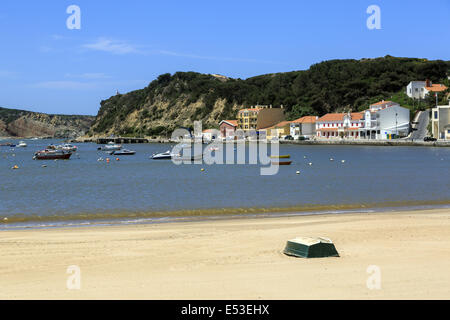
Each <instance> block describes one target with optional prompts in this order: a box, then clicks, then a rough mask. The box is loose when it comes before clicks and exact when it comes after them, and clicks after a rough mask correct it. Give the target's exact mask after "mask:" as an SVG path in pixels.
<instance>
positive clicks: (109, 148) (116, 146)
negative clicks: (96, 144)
mask: <svg viewBox="0 0 450 320" xmlns="http://www.w3.org/2000/svg"><path fill="white" fill-rule="evenodd" d="M120 149H122V145H120V144H115V143H114V142H112V141H110V142H108V143H107V144H106V145H105V146H103V147H100V148H98V150H101V151H118V150H120Z"/></svg>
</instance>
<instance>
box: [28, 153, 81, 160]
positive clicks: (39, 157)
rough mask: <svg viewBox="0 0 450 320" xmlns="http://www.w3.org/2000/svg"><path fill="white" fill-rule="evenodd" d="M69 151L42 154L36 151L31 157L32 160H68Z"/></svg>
mask: <svg viewBox="0 0 450 320" xmlns="http://www.w3.org/2000/svg"><path fill="white" fill-rule="evenodd" d="M71 155H72V154H71V153H64V154H43V153H38V154H35V155H34V157H33V159H34V160H68V159H70V156H71Z"/></svg>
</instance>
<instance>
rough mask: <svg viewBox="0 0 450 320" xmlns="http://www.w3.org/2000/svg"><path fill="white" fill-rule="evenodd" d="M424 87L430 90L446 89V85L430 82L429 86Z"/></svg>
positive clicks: (439, 90)
mask: <svg viewBox="0 0 450 320" xmlns="http://www.w3.org/2000/svg"><path fill="white" fill-rule="evenodd" d="M425 89H427V90H428V91H432V92H442V91H445V90H447V87H446V86H444V85H443V84H432V85H431V87H425Z"/></svg>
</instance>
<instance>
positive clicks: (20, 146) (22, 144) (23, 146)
mask: <svg viewBox="0 0 450 320" xmlns="http://www.w3.org/2000/svg"><path fill="white" fill-rule="evenodd" d="M26 147H27V144H26V143H25V142H24V141H20V142H19V144H18V145H16V148H26Z"/></svg>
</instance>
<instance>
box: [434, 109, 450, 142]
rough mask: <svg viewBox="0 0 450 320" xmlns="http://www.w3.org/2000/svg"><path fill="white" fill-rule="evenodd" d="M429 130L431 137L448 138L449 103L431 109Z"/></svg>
mask: <svg viewBox="0 0 450 320" xmlns="http://www.w3.org/2000/svg"><path fill="white" fill-rule="evenodd" d="M431 131H432V134H433V138H436V139H444V140H450V103H449V105H448V106H437V107H436V108H433V109H432V110H431Z"/></svg>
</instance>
